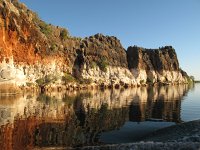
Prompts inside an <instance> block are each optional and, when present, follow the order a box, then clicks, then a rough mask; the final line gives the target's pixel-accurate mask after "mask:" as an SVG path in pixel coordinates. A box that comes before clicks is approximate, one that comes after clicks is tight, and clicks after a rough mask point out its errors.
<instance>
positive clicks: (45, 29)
mask: <svg viewBox="0 0 200 150" xmlns="http://www.w3.org/2000/svg"><path fill="white" fill-rule="evenodd" d="M38 25H39V27H40V31H41V32H42V33H43V34H45V35H46V36H49V35H50V34H51V33H52V29H51V27H50V25H48V24H47V23H45V22H44V21H40V22H39V24H38Z"/></svg>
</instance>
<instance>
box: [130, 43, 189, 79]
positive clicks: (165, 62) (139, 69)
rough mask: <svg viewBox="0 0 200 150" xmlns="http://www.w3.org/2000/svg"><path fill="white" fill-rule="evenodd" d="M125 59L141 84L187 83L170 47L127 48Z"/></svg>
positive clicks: (185, 75)
mask: <svg viewBox="0 0 200 150" xmlns="http://www.w3.org/2000/svg"><path fill="white" fill-rule="evenodd" d="M127 59H128V66H129V69H130V71H131V72H132V73H133V74H134V76H135V78H137V79H138V80H140V81H141V82H142V81H143V82H150V83H155V82H162V83H165V82H166V83H176V82H177V83H179V82H187V77H188V76H187V74H184V73H183V72H182V71H181V70H180V67H179V62H178V59H177V55H176V52H175V50H174V48H173V47H172V46H165V47H162V48H159V49H144V48H141V47H137V46H134V47H129V48H128V50H127Z"/></svg>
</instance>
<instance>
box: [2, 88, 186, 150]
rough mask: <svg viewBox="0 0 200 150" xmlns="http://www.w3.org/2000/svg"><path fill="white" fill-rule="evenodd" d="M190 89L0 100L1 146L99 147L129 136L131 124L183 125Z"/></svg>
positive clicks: (70, 93)
mask: <svg viewBox="0 0 200 150" xmlns="http://www.w3.org/2000/svg"><path fill="white" fill-rule="evenodd" d="M189 89H190V87H188V85H182V86H180V85H179V86H162V87H149V88H147V87H140V88H133V89H127V90H105V91H95V90H94V91H81V92H63V93H62V92H60V93H56V92H55V93H54V92H52V93H46V94H36V93H25V94H23V95H20V96H17V97H5V96H4V97H0V126H1V128H0V147H1V148H3V149H6V150H12V149H32V148H34V147H52V146H53V147H59V146H71V147H76V146H83V145H99V144H103V143H109V142H111V141H112V140H108V141H106V139H109V138H111V139H112V137H110V135H109V133H110V132H115V131H120V134H127V133H128V132H129V131H130V130H132V129H133V128H134V126H131V124H133V123H137V124H138V123H139V122H140V123H141V126H137V129H138V131H139V130H142V128H143V127H144V126H143V124H142V123H145V122H174V123H180V122H182V120H181V116H180V114H181V113H180V112H181V102H182V99H183V96H185V95H186V94H187V92H188V91H189ZM124 129H125V130H126V132H122V131H123V130H124ZM144 132H146V131H144ZM148 132H149V131H148ZM106 134H107V136H106ZM134 134H135V136H134V137H132V139H129V140H132V142H133V139H134V138H135V139H136V138H137V134H136V133H135V132H134V133H133V135H134ZM144 134H145V133H144ZM111 135H112V136H113V135H115V134H111ZM120 136H121V137H123V135H120ZM102 137H103V138H102ZM129 140H128V141H129ZM102 142H103V143H102ZM117 142H124V141H120V140H119V141H117ZM125 142H126V141H125Z"/></svg>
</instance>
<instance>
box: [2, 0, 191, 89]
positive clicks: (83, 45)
mask: <svg viewBox="0 0 200 150" xmlns="http://www.w3.org/2000/svg"><path fill="white" fill-rule="evenodd" d="M186 78H187V74H186V73H184V72H183V71H181V70H180V69H179V64H178V60H177V56H176V53H175V51H174V49H173V48H171V47H164V48H162V49H159V50H146V49H142V48H138V47H129V48H128V50H127V51H126V50H125V49H124V48H123V47H122V45H121V43H120V41H119V39H117V38H116V37H113V36H104V35H102V34H96V35H94V36H90V37H86V38H78V37H72V36H70V34H69V32H68V31H67V30H66V29H64V28H61V27H58V26H53V25H51V24H47V23H45V22H43V21H42V20H40V18H39V17H38V16H37V14H36V13H34V12H32V11H30V10H29V9H28V8H27V7H26V6H25V5H24V4H22V3H19V2H18V1H17V0H12V1H10V0H0V86H1V89H2V88H5V90H4V91H8V90H9V89H10V85H11V84H12V85H16V86H31V87H32V86H37V85H39V86H40V87H47V86H51V87H53V86H62V87H63V88H68V86H69V85H70V84H71V83H73V85H76V84H91V83H92V84H95V85H103V86H104V85H107V86H111V87H112V86H116V87H119V86H120V85H122V86H126V87H128V86H132V85H140V84H146V82H148V83H150V82H151V83H158V82H162V83H185V82H187V79H186ZM8 85H9V86H8Z"/></svg>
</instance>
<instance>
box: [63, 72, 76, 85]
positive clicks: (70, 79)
mask: <svg viewBox="0 0 200 150" xmlns="http://www.w3.org/2000/svg"><path fill="white" fill-rule="evenodd" d="M62 81H64V82H65V83H70V82H76V79H75V78H74V77H73V76H72V75H71V74H68V73H66V74H65V75H64V76H63V77H62Z"/></svg>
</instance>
